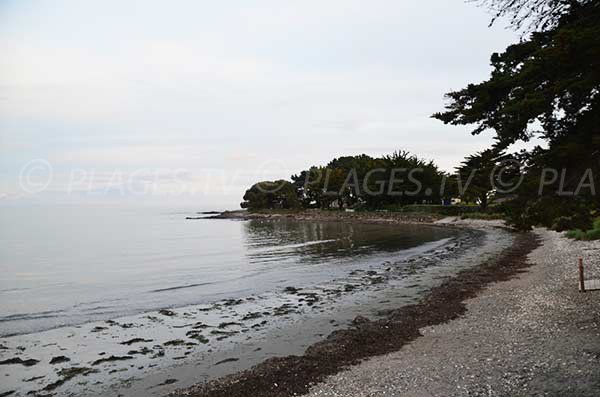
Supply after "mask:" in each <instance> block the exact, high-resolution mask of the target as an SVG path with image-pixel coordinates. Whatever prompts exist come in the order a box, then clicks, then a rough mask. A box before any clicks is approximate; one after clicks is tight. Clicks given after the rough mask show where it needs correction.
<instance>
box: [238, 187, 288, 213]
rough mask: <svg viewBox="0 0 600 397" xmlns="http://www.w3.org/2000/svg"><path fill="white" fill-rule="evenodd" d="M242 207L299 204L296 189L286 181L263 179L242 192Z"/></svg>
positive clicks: (257, 208) (264, 207)
mask: <svg viewBox="0 0 600 397" xmlns="http://www.w3.org/2000/svg"><path fill="white" fill-rule="evenodd" d="M240 206H241V207H242V208H248V209H252V210H261V209H275V208H277V209H293V208H298V207H299V206H300V202H299V201H298V198H297V196H296V189H295V187H294V185H292V184H291V183H290V182H288V181H284V180H278V181H263V182H258V183H255V184H254V185H252V187H251V188H250V189H248V190H246V193H245V194H244V201H243V202H242V203H241V204H240Z"/></svg>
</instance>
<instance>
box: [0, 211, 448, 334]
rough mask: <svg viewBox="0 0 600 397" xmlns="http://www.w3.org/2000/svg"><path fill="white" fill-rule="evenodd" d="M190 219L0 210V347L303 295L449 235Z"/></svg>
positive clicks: (413, 229)
mask: <svg viewBox="0 0 600 397" xmlns="http://www.w3.org/2000/svg"><path fill="white" fill-rule="evenodd" d="M190 214H191V212H185V211H173V210H164V209H156V208H144V209H139V208H136V209H133V208H130V209H124V208H118V209H117V208H102V207H94V208H67V207H56V208H49V207H32V208H0V335H8V334H13V333H29V332H36V331H41V330H45V329H49V328H54V327H58V326H63V325H73V324H80V323H85V322H88V321H93V320H101V319H109V318H116V317H120V316H124V315H129V314H135V313H140V312H144V311H151V310H156V309H159V308H166V307H178V306H185V305H189V304H196V303H208V302H213V301H216V300H219V299H223V298H240V297H246V296H250V295H257V294H261V293H265V292H269V291H278V290H281V289H282V288H284V287H286V286H297V287H302V286H310V285H314V284H317V283H319V282H325V281H327V280H331V279H333V278H335V277H338V276H342V275H345V274H348V272H349V271H351V270H353V269H356V268H364V267H366V266H368V265H369V264H372V263H381V262H383V261H386V260H390V259H398V258H399V257H401V256H402V255H406V254H407V253H408V252H409V251H408V250H409V249H410V253H413V254H414V252H415V249H416V250H417V251H418V247H419V246H421V245H422V244H424V243H427V242H432V241H437V240H441V239H445V238H448V237H451V236H452V233H453V232H451V231H449V230H446V229H441V228H432V227H426V226H386V225H363V224H347V223H333V222H325V223H318V222H294V221H275V222H273V221H237V220H208V219H203V220H185V216H186V215H190Z"/></svg>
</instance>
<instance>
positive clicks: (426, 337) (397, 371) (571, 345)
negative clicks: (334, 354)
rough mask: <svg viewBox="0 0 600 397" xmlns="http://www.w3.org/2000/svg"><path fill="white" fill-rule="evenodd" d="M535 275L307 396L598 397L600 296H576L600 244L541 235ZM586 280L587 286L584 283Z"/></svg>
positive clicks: (495, 288)
mask: <svg viewBox="0 0 600 397" xmlns="http://www.w3.org/2000/svg"><path fill="white" fill-rule="evenodd" d="M535 233H536V234H538V235H539V236H540V238H541V239H542V242H543V244H542V246H540V247H539V248H537V249H536V250H534V251H533V252H532V253H531V254H530V255H529V260H530V261H531V262H532V263H534V266H532V267H530V268H528V269H527V270H525V271H524V272H523V273H522V274H521V275H520V276H518V277H516V278H513V279H511V280H509V281H504V282H498V283H495V284H493V285H491V286H489V287H488V288H487V289H485V290H484V291H482V292H481V293H480V294H479V295H478V296H477V297H475V298H473V299H470V300H468V301H467V302H466V307H467V313H466V314H465V315H464V316H461V317H460V318H458V319H456V320H453V321H449V322H447V323H444V324H439V325H435V326H430V327H425V328H422V329H421V333H422V334H423V336H422V337H420V338H417V339H415V340H414V341H413V342H411V343H409V344H407V345H405V346H404V347H402V349H401V350H399V351H397V352H394V353H390V354H386V355H383V356H378V357H375V358H371V359H368V360H366V361H363V362H362V363H360V364H358V365H356V366H353V367H350V368H349V369H348V370H346V371H343V372H340V373H338V374H336V375H333V376H330V377H328V378H326V380H325V381H324V382H322V383H318V384H316V385H315V386H313V387H312V388H311V389H310V393H309V395H310V396H344V397H349V396H399V395H402V396H506V395H511V396H546V395H547V396H599V395H600V291H588V292H586V293H580V292H579V291H578V286H577V258H578V257H580V256H581V257H583V259H584V263H585V264H586V269H589V274H591V275H596V274H598V269H600V242H598V241H595V242H578V241H573V240H568V239H566V238H564V237H561V235H560V234H559V233H556V232H551V231H547V230H541V229H539V230H536V231H535ZM586 278H587V277H586Z"/></svg>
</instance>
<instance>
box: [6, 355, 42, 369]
mask: <svg viewBox="0 0 600 397" xmlns="http://www.w3.org/2000/svg"><path fill="white" fill-rule="evenodd" d="M37 363H39V360H34V359H33V358H30V359H27V360H23V359H22V358H20V357H13V358H9V359H8V360H3V361H0V365H9V364H21V365H23V366H25V367H31V366H32V365H36V364H37Z"/></svg>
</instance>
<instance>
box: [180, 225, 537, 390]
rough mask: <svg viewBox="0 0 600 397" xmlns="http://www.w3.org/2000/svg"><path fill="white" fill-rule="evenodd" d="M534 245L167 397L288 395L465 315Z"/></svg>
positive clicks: (519, 246) (523, 240) (520, 244)
mask: <svg viewBox="0 0 600 397" xmlns="http://www.w3.org/2000/svg"><path fill="white" fill-rule="evenodd" d="M539 245H540V242H539V239H538V238H537V237H536V236H535V235H533V234H532V233H527V234H518V235H516V238H515V242H514V243H513V245H512V246H511V247H509V248H507V249H505V250H504V251H503V252H502V253H500V254H499V255H498V256H497V258H495V259H494V260H490V261H488V262H486V263H483V264H481V265H479V266H477V267H475V268H473V269H467V270H463V271H461V272H459V273H458V274H457V276H456V277H454V278H452V279H450V280H448V281H447V282H445V283H444V284H442V285H440V286H438V287H435V288H433V289H432V290H431V291H430V292H429V293H428V294H427V295H426V296H425V297H424V298H423V299H422V300H421V301H420V302H419V303H417V304H414V305H409V306H404V307H402V308H400V309H396V310H391V311H388V312H387V313H386V314H387V318H385V319H382V320H378V321H366V322H361V323H360V324H359V325H357V326H356V327H354V328H350V329H346V330H340V331H335V332H333V333H332V334H331V335H329V336H328V338H327V339H326V340H324V341H322V342H319V343H316V344H314V345H312V346H311V347H309V348H308V349H307V350H306V352H305V354H304V355H303V356H288V357H278V358H272V359H269V360H266V361H264V362H263V363H261V364H258V365H256V366H254V367H252V368H250V369H248V370H246V371H242V372H240V373H238V374H233V375H230V376H226V377H224V378H221V379H217V380H215V381H211V382H208V383H203V384H198V385H196V386H192V387H191V388H188V389H183V390H178V391H175V392H173V393H171V394H170V396H172V397H176V396H211V397H218V396H223V397H236V396H240V397H242V396H243V397H245V396H248V395H252V396H292V395H301V394H305V393H307V392H308V390H309V388H310V387H311V386H312V385H314V384H316V383H318V382H320V381H322V380H324V379H325V378H326V377H327V376H329V375H333V374H335V373H337V372H340V371H341V370H343V369H344V368H346V367H347V366H349V365H352V364H357V363H359V362H360V361H361V360H363V359H366V358H369V357H373V356H378V355H383V354H386V353H390V352H394V351H397V350H399V349H400V348H401V347H402V346H403V345H405V344H406V343H408V342H410V341H412V340H415V339H416V338H418V337H419V336H421V334H420V332H419V329H420V328H423V327H426V326H432V325H437V324H442V323H445V322H448V321H450V320H453V319H456V318H458V317H460V316H462V315H464V314H465V312H466V306H465V304H464V301H465V300H467V299H470V298H473V297H475V296H476V295H477V293H478V292H480V291H481V290H483V289H484V288H485V287H486V286H487V285H489V284H491V283H494V282H497V281H505V280H508V279H510V278H512V277H514V276H515V275H517V274H519V273H521V272H523V271H524V269H525V268H527V267H529V266H531V264H530V263H528V262H527V255H528V254H529V253H530V252H531V251H532V250H533V249H535V248H536V247H538V246H539Z"/></svg>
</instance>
